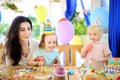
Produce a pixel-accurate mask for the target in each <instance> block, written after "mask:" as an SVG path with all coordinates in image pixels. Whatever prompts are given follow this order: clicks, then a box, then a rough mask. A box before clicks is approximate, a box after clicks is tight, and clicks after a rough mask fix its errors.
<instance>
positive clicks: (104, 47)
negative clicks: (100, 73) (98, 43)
mask: <svg viewBox="0 0 120 80" xmlns="http://www.w3.org/2000/svg"><path fill="white" fill-rule="evenodd" d="M103 53H104V56H105V57H106V56H109V55H111V51H110V49H109V47H108V46H107V45H106V44H104V45H103Z"/></svg>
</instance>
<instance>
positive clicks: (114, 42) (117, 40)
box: [109, 0, 120, 58]
mask: <svg viewBox="0 0 120 80" xmlns="http://www.w3.org/2000/svg"><path fill="white" fill-rule="evenodd" d="M119 3H120V0H110V3H109V5H110V6H109V46H110V49H111V51H112V56H113V57H119V58H120V20H119V19H120V4H119Z"/></svg>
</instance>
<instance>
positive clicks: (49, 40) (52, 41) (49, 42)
mask: <svg viewBox="0 0 120 80" xmlns="http://www.w3.org/2000/svg"><path fill="white" fill-rule="evenodd" d="M56 44H57V37H56V35H46V37H45V50H46V51H52V50H53V49H55V48H56Z"/></svg>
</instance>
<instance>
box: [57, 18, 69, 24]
mask: <svg viewBox="0 0 120 80" xmlns="http://www.w3.org/2000/svg"><path fill="white" fill-rule="evenodd" d="M66 20H68V19H67V18H61V19H60V20H59V22H58V23H60V22H62V21H66Z"/></svg>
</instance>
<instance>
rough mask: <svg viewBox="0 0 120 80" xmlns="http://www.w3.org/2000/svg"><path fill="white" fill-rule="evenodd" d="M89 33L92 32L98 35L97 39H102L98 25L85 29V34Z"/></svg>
mask: <svg viewBox="0 0 120 80" xmlns="http://www.w3.org/2000/svg"><path fill="white" fill-rule="evenodd" d="M89 32H93V33H96V34H98V35H99V37H102V29H101V28H100V25H95V24H93V25H90V26H89V27H88V28H87V33H89Z"/></svg>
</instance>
